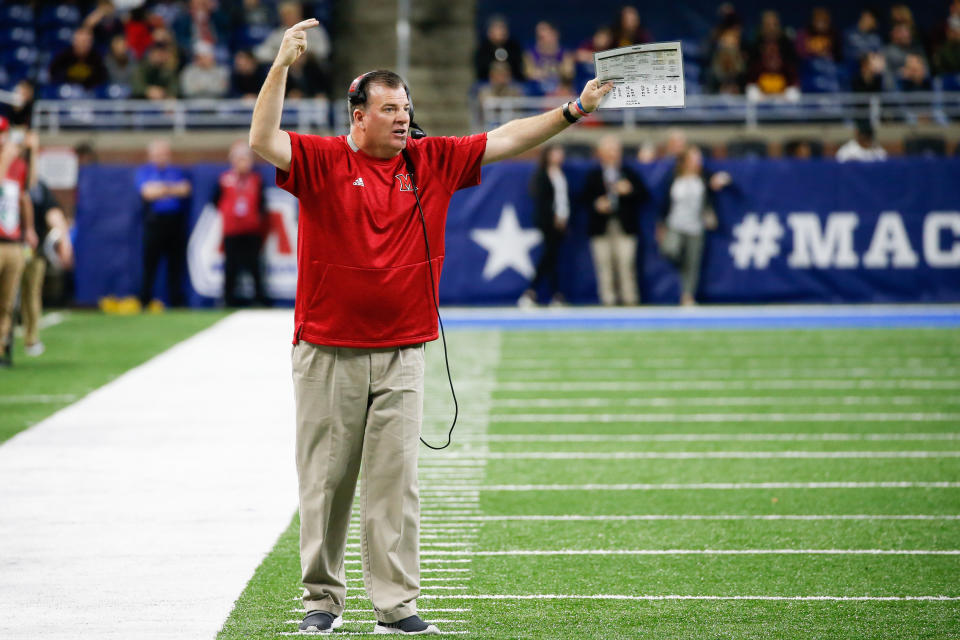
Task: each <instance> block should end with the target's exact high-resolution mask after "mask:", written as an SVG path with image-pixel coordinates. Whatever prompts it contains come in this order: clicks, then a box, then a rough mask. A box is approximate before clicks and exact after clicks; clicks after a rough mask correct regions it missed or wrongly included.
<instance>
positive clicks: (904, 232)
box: [76, 159, 960, 306]
mask: <svg viewBox="0 0 960 640" xmlns="http://www.w3.org/2000/svg"><path fill="white" fill-rule="evenodd" d="M592 166H593V164H592V163H591V162H588V161H572V162H569V163H568V165H567V166H566V167H565V171H566V174H567V180H568V183H569V187H570V191H571V201H572V205H573V211H572V215H571V220H570V227H569V230H568V233H567V235H566V237H565V239H564V242H563V245H562V248H561V253H560V255H561V257H560V266H559V269H560V282H561V289H562V293H563V294H564V295H565V296H566V298H567V299H568V300H569V301H571V302H573V303H596V302H597V292H596V279H595V277H594V270H593V264H592V261H591V257H590V251H589V243H588V239H587V233H586V225H587V211H586V208H585V206H584V203H583V202H582V201H581V198H580V192H581V191H582V189H583V185H584V179H585V177H586V174H587V172H588V171H589V170H590V169H591V168H592ZM634 168H636V169H637V170H638V171H639V172H640V174H641V176H642V177H643V179H644V181H645V182H646V184H647V186H648V188H649V189H650V191H651V194H652V198H651V200H650V201H649V202H647V203H646V204H644V205H643V206H642V207H641V208H640V210H638V211H637V212H636V215H637V216H638V218H639V222H640V229H641V246H642V251H640V252H639V253H640V256H641V258H640V259H641V261H642V264H638V265H637V269H638V274H639V276H640V277H639V283H640V287H641V294H642V301H643V302H644V303H654V304H673V303H676V301H677V300H678V298H679V278H678V276H677V273H676V270H675V269H674V267H673V266H672V265H671V264H670V263H668V262H667V261H666V260H664V259H663V258H662V256H661V255H660V253H659V251H658V249H657V247H656V243H655V241H654V229H655V225H656V222H657V218H658V212H659V211H660V209H661V203H662V202H663V199H664V198H665V197H666V192H667V189H668V186H669V181H670V178H671V175H672V165H671V163H670V162H667V161H661V162H657V163H654V164H651V165H635V166H634ZM225 169H226V165H213V164H204V165H195V166H193V167H190V168H189V173H190V175H191V179H192V180H193V185H194V189H193V196H192V197H191V206H190V220H189V226H190V230H191V237H190V245H189V247H188V263H189V264H188V267H189V269H188V280H189V282H188V285H189V300H190V304H191V305H194V306H208V305H212V304H215V303H216V300H217V298H218V297H219V296H220V290H221V288H222V254H221V240H220V227H219V218H218V216H217V215H216V212H215V210H213V209H212V207H210V206H209V199H210V197H211V195H212V193H213V191H214V188H215V186H216V180H217V176H218V175H219V174H220V172H222V171H223V170H225ZM708 169H709V170H712V171H717V170H725V171H728V172H729V173H730V174H731V176H732V178H733V185H732V186H731V187H728V188H727V189H724V190H723V191H722V192H720V194H719V195H718V198H717V202H716V205H717V216H718V219H719V223H720V224H719V227H718V229H717V230H716V231H714V232H711V233H708V234H707V242H706V248H705V254H704V260H703V273H702V278H701V285H700V291H699V295H698V297H699V299H700V300H701V301H703V302H714V303H756V302H806V303H812V302H947V301H950V302H956V301H960V160H957V159H894V160H889V161H887V162H884V163H874V164H859V163H848V164H837V163H836V162H833V161H831V160H822V161H799V160H754V161H722V162H712V163H709V164H708ZM259 170H260V171H261V172H262V174H263V176H264V178H265V180H266V183H267V184H269V185H272V184H273V170H272V169H271V168H269V167H260V168H259ZM533 170H534V165H533V164H532V163H530V162H503V163H499V164H496V165H491V166H489V167H485V168H484V170H483V184H481V185H480V186H479V187H474V188H472V189H466V190H464V191H461V192H459V193H457V194H456V195H455V196H454V198H453V200H452V202H451V205H450V212H449V216H448V220H447V233H446V261H445V266H444V271H443V278H442V280H441V284H440V297H441V301H442V302H443V303H445V304H512V303H515V302H516V300H517V298H518V297H519V296H520V294H521V293H522V292H523V291H524V290H525V289H526V288H527V286H528V284H529V282H530V279H531V278H532V275H533V270H534V268H535V266H536V261H537V258H538V257H539V255H540V252H541V251H542V240H541V238H540V235H539V232H538V231H536V230H535V229H534V228H533V225H532V221H531V218H532V210H533V203H532V201H531V199H530V196H529V187H528V185H529V182H530V176H531V174H532V172H533ZM134 171H135V169H134V168H131V167H117V166H92V167H84V168H83V169H81V173H80V182H79V185H78V194H77V202H78V204H77V225H78V234H77V236H78V237H77V272H76V275H77V300H78V302H79V303H81V304H95V303H96V301H97V300H98V299H99V298H100V297H102V296H104V295H108V294H113V295H132V294H136V293H137V292H138V291H139V287H140V278H141V271H142V266H141V247H142V244H141V233H142V231H141V213H140V203H139V198H138V196H137V193H136V190H135V188H134V185H133V173H134ZM268 203H269V209H270V234H269V235H268V238H267V240H266V245H265V256H264V258H265V259H264V262H265V268H266V271H267V282H268V292H269V293H270V294H271V296H272V297H273V298H274V299H276V300H278V301H282V302H286V303H289V302H290V301H291V300H292V298H293V294H294V283H295V267H296V264H295V250H296V216H297V206H296V201H295V200H294V199H292V198H291V197H290V196H289V195H288V194H286V193H285V192H283V191H280V190H279V189H276V188H271V189H269V190H268ZM162 286H163V285H162V283H158V288H157V291H158V293H162V291H163V290H164V289H163V288H162Z"/></svg>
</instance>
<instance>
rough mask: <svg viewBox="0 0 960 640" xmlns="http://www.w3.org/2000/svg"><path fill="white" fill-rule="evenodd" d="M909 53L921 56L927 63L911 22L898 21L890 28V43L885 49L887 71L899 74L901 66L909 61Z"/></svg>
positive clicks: (895, 74) (894, 74)
mask: <svg viewBox="0 0 960 640" xmlns="http://www.w3.org/2000/svg"><path fill="white" fill-rule="evenodd" d="M908 55H915V56H919V57H920V58H921V60H923V63H924V65H926V63H927V58H926V55H924V53H923V47H921V46H920V45H919V44H918V43H917V42H916V40H915V39H914V37H913V30H912V28H911V26H910V24H907V23H905V22H901V23H897V24H895V25H894V26H893V28H892V29H891V30H890V44H888V45H887V46H886V47H884V49H883V56H884V57H885V58H886V59H887V72H888V73H889V74H892V75H893V76H894V77H895V78H896V77H897V76H899V75H900V67H902V66H903V64H904V62H906V61H907V56H908Z"/></svg>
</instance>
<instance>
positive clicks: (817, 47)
mask: <svg viewBox="0 0 960 640" xmlns="http://www.w3.org/2000/svg"><path fill="white" fill-rule="evenodd" d="M797 55H798V56H799V57H800V59H801V60H810V59H812V58H823V59H826V60H839V59H840V55H841V52H840V35H839V34H838V33H837V31H836V30H835V29H834V28H833V16H831V15H830V10H829V9H827V8H826V7H814V8H813V11H812V12H811V13H810V24H808V25H807V26H806V27H804V28H803V29H801V30H800V32H799V33H798V34H797Z"/></svg>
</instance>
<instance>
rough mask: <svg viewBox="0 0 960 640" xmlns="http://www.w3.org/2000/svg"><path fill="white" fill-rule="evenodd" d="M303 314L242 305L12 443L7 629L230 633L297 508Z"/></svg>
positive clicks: (3, 524)
mask: <svg viewBox="0 0 960 640" xmlns="http://www.w3.org/2000/svg"><path fill="white" fill-rule="evenodd" d="M291 326H292V325H291V319H290V312H289V310H283V311H278V312H273V311H262V312H241V313H237V314H234V315H231V316H229V317H227V318H225V319H224V320H222V321H220V322H218V323H217V324H215V325H214V326H213V327H211V328H209V329H207V330H205V331H202V332H200V333H198V334H196V335H195V336H193V337H191V338H189V339H187V340H185V341H183V342H181V343H179V344H177V345H175V346H174V347H172V348H171V349H169V350H167V351H166V352H164V353H162V354H160V355H158V356H157V357H155V358H153V359H151V360H149V361H148V362H146V363H144V364H142V365H140V366H138V367H136V368H134V369H132V370H130V371H128V372H127V373H125V374H123V375H122V376H120V377H119V378H117V379H116V380H114V381H112V382H110V383H109V384H107V385H105V386H103V387H101V388H99V389H97V390H95V391H93V392H92V393H90V394H89V395H86V396H85V397H84V398H82V399H81V400H79V401H78V402H76V403H75V404H72V405H70V406H68V407H67V408H65V409H63V410H61V411H59V412H57V413H55V414H54V415H52V416H51V417H49V418H47V419H46V420H43V421H42V422H40V423H38V424H37V425H35V426H33V427H32V428H30V429H28V430H26V431H23V432H22V433H20V434H18V435H16V436H14V437H13V438H11V439H10V440H9V441H7V442H6V443H4V444H3V445H0V505H3V506H2V508H0V513H2V516H0V558H4V559H5V560H4V561H3V568H2V569H0V602H2V603H3V605H2V609H3V615H2V616H0V638H4V639H21V638H30V639H31V640H32V639H45V638H55V637H56V638H59V637H63V635H64V634H66V635H69V636H70V637H71V638H77V639H87V638H97V639H98V640H100V639H104V640H121V639H122V640H128V639H129V638H130V637H131V636H136V637H137V638H140V639H142V640H161V639H162V640H183V639H185V638H213V637H215V636H216V635H217V632H218V631H219V629H220V628H221V626H222V625H223V621H224V620H225V619H226V618H227V616H228V615H229V613H230V611H231V610H232V609H233V605H234V602H235V600H236V599H237V596H238V595H239V594H240V592H241V591H242V589H243V586H244V585H245V584H246V583H247V581H248V580H249V579H250V576H251V575H253V572H254V570H255V569H256V568H257V566H258V565H259V564H260V563H261V561H262V560H263V557H264V556H265V555H266V554H267V553H268V552H269V551H270V550H271V549H272V548H273V546H274V544H275V543H276V539H277V536H278V534H279V533H280V532H281V531H283V530H284V529H286V527H287V525H288V524H289V522H290V516H291V514H292V513H294V512H295V511H296V508H297V483H296V473H295V469H294V465H293V464H292V462H291V460H290V452H291V451H293V431H294V430H293V429H292V427H290V428H288V427H287V426H285V425H288V426H289V425H293V424H294V415H293V402H292V398H293V395H292V382H291V378H290V355H289V353H290V352H289V347H288V346H286V345H288V344H289V340H290V327H291ZM251 337H255V338H256V339H251ZM170 398H176V400H177V402H170V401H169V399H170ZM65 541H69V542H67V543H65ZM43 576H57V578H56V581H57V584H58V585H59V588H62V589H63V590H64V593H69V594H70V606H69V607H56V606H51V604H50V591H49V582H48V581H47V580H46V579H45V578H43ZM145 585H149V588H148V591H149V596H147V595H145V591H144V588H145ZM38 620H42V621H43V623H42V624H38V622H37V621H38ZM132 630H135V631H132Z"/></svg>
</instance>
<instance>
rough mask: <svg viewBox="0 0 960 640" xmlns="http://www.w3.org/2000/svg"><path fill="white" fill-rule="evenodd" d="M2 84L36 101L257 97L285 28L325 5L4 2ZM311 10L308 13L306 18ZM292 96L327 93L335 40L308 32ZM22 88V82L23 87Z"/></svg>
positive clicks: (274, 1)
mask: <svg viewBox="0 0 960 640" xmlns="http://www.w3.org/2000/svg"><path fill="white" fill-rule="evenodd" d="M0 4H2V6H0V28H2V29H3V30H4V32H5V33H6V34H8V35H9V37H8V38H5V39H4V41H3V42H0V88H3V87H14V86H17V87H18V90H22V91H27V92H29V93H30V94H31V97H33V95H34V94H35V95H36V96H38V97H41V98H48V99H56V98H78V97H96V98H110V99H124V98H139V99H147V100H165V99H169V98H224V97H234V98H251V99H252V98H255V97H256V94H257V92H258V91H259V90H260V85H261V83H262V82H263V79H264V77H265V75H266V70H267V68H268V67H269V64H270V62H272V60H273V56H274V55H275V54H276V51H277V48H278V46H279V43H280V40H281V39H282V37H283V32H284V31H285V30H286V29H287V28H288V27H289V26H292V25H294V24H296V23H297V22H300V21H301V20H303V18H304V15H310V16H316V15H321V16H322V15H325V12H326V10H327V4H328V3H327V2H323V1H320V2H290V1H284V0H238V1H236V2H225V1H218V0H97V1H95V2H85V1H75V2H28V3H17V2H3V3H0ZM305 12H308V13H306V14H305ZM308 38H309V49H308V51H307V53H308V55H305V56H302V57H301V58H300V59H299V60H298V61H297V63H296V64H295V65H294V66H293V67H291V69H290V77H289V79H288V81H287V94H288V96H291V97H317V96H323V95H326V94H327V93H328V91H329V70H328V65H329V58H330V39H329V36H328V35H327V31H326V30H325V28H324V27H323V26H322V25H321V26H320V27H318V28H316V29H312V30H311V31H310V32H309V33H308ZM21 87H22V88H21Z"/></svg>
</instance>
